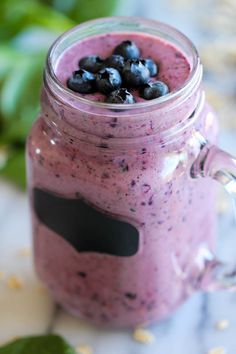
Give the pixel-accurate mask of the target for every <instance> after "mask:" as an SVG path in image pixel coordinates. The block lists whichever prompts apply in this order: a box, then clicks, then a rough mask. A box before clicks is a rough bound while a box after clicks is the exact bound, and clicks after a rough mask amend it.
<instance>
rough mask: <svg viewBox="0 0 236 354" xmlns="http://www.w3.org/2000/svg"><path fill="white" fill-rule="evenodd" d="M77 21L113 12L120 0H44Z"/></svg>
mask: <svg viewBox="0 0 236 354" xmlns="http://www.w3.org/2000/svg"><path fill="white" fill-rule="evenodd" d="M42 1H44V2H46V3H47V4H51V5H52V6H54V7H55V8H56V9H57V10H58V11H62V12H64V13H65V14H66V15H67V16H69V17H70V18H72V19H73V20H74V21H76V22H82V21H87V20H90V19H93V18H97V17H104V16H109V15H111V14H112V13H113V11H114V9H115V7H116V5H117V4H118V0H69V1H65V0H42Z"/></svg>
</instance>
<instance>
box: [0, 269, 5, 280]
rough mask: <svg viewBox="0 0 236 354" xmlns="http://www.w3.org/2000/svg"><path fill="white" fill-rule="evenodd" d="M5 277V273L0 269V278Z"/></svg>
mask: <svg viewBox="0 0 236 354" xmlns="http://www.w3.org/2000/svg"><path fill="white" fill-rule="evenodd" d="M4 278H5V273H4V272H2V271H0V280H3V279H4Z"/></svg>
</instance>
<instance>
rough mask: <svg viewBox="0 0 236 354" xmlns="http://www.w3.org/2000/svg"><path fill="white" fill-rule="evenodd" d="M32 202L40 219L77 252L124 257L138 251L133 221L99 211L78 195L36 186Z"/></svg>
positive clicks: (137, 236) (137, 233)
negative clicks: (131, 222) (54, 191)
mask: <svg viewBox="0 0 236 354" xmlns="http://www.w3.org/2000/svg"><path fill="white" fill-rule="evenodd" d="M33 204H34V210H35V213H36V215H37V217H38V219H39V220H40V222H41V223H43V224H44V225H45V226H47V227H48V228H49V229H51V230H53V231H54V232H55V233H57V234H58V235H60V236H61V237H63V238H64V239H65V240H67V241H68V242H69V243H70V244H71V245H72V246H73V247H75V248H76V249H77V251H79V252H99V253H106V254H110V255H114V256H123V257H125V256H126V257H127V256H132V255H134V254H135V253H137V251H138V247H139V232H138V230H137V229H136V228H135V227H134V226H133V225H131V224H129V223H127V222H125V221H121V220H117V219H115V218H113V217H110V216H108V215H106V214H104V213H102V212H100V211H98V210H97V209H95V208H93V207H91V206H90V205H89V204H87V203H86V202H84V201H83V200H82V199H80V198H78V199H68V198H62V197H60V196H57V195H54V194H52V193H49V192H47V191H44V190H41V189H38V188H35V189H34V190H33Z"/></svg>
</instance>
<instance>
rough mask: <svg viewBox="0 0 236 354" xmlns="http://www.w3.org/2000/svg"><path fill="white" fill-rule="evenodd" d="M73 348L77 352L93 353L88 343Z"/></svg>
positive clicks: (82, 353)
mask: <svg viewBox="0 0 236 354" xmlns="http://www.w3.org/2000/svg"><path fill="white" fill-rule="evenodd" d="M75 350H76V353H78V354H93V351H92V348H91V347H89V346H88V345H78V346H77V347H76V348H75Z"/></svg>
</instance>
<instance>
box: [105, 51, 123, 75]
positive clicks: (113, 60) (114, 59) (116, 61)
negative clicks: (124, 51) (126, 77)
mask: <svg viewBox="0 0 236 354" xmlns="http://www.w3.org/2000/svg"><path fill="white" fill-rule="evenodd" d="M104 65H105V66H106V67H108V68H114V69H116V70H118V71H119V72H121V71H122V70H123V68H124V66H125V59H124V58H123V57H122V56H121V55H115V54H113V55H111V56H110V57H108V58H107V59H106V60H105V62H104Z"/></svg>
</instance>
